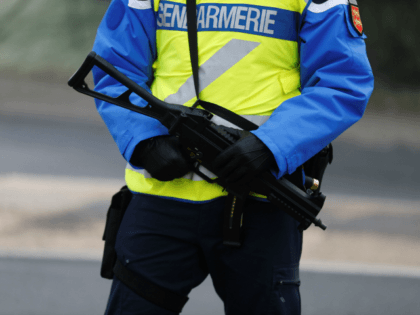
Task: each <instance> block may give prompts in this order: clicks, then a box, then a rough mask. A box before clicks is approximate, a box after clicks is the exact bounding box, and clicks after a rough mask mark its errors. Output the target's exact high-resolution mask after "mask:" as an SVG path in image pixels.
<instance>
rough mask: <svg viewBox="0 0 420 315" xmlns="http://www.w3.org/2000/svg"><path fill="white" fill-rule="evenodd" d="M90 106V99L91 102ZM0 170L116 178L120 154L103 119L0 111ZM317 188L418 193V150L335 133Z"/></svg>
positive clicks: (403, 195) (401, 194)
mask: <svg viewBox="0 0 420 315" xmlns="http://www.w3.org/2000/svg"><path fill="white" fill-rule="evenodd" d="M92 106H93V105H92ZM0 135H1V137H0V148H1V152H2V153H1V163H0V174H5V173H10V172H16V173H29V174H31V173H32V174H53V175H64V176H86V177H90V176H93V177H101V178H110V177H111V178H121V177H122V176H123V172H124V167H125V161H124V160H123V159H122V158H121V156H120V154H119V152H118V149H117V146H116V145H115V144H114V142H113V139H112V137H111V136H110V134H109V132H108V130H107V129H106V127H105V125H104V124H102V123H94V124H92V123H90V122H84V121H82V120H77V119H74V120H68V119H63V120H61V119H58V118H57V117H48V116H43V115H32V116H26V115H2V116H0ZM333 144H334V161H333V163H332V164H331V165H330V166H328V168H327V171H326V174H325V180H324V184H323V191H326V192H329V193H340V194H347V195H358V196H363V195H365V196H370V197H372V196H377V197H388V198H395V199H418V191H419V189H420V183H419V178H420V167H418V161H419V159H420V150H418V149H413V148H410V147H407V146H404V145H402V146H396V147H393V148H392V149H382V148H375V147H367V146H362V145H359V144H358V143H357V142H353V143H350V142H348V141H342V140H340V139H337V140H336V141H334V142H333Z"/></svg>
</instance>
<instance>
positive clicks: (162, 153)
mask: <svg viewBox="0 0 420 315" xmlns="http://www.w3.org/2000/svg"><path fill="white" fill-rule="evenodd" d="M130 163H131V164H132V165H134V166H137V167H144V168H145V169H146V171H148V172H149V173H150V174H151V175H152V176H153V178H156V179H157V180H160V181H170V180H173V179H175V178H179V177H182V176H184V175H185V174H187V173H188V172H189V171H191V170H192V168H193V163H192V162H189V161H188V160H187V158H186V157H185V156H184V155H183V154H182V151H181V144H180V142H179V139H178V138H177V137H175V136H158V137H153V138H150V139H147V140H144V141H141V142H140V143H139V144H138V145H137V146H136V148H135V149H134V152H133V155H132V156H131V159H130Z"/></svg>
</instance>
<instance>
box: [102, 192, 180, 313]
mask: <svg viewBox="0 0 420 315" xmlns="http://www.w3.org/2000/svg"><path fill="white" fill-rule="evenodd" d="M131 198H132V193H131V191H130V190H129V189H128V188H127V186H124V187H122V188H121V190H120V191H119V192H117V193H116V194H115V195H114V196H112V200H111V205H110V207H109V209H108V213H107V217H106V223H105V232H104V235H103V237H102V239H103V240H104V241H105V247H104V253H103V258H102V266H101V277H102V278H105V279H113V278H114V276H115V277H117V278H118V280H120V281H121V282H122V283H123V284H125V285H126V286H127V287H128V288H130V289H131V290H132V291H134V292H135V293H136V294H138V295H139V296H141V297H142V298H144V299H145V300H147V301H149V302H151V303H153V304H155V305H157V306H159V307H162V308H164V309H167V310H169V311H172V312H176V313H180V312H181V311H182V308H183V307H184V305H185V303H187V301H188V297H186V296H182V295H180V294H177V293H175V292H172V291H169V290H167V289H165V288H163V287H160V286H158V285H157V284H155V283H153V282H151V281H149V280H148V279H146V278H144V277H142V276H141V275H139V274H137V273H134V272H133V271H131V270H129V269H128V268H127V267H126V266H124V264H122V263H121V262H120V261H119V260H118V259H117V253H116V251H115V243H116V240H117V234H118V230H119V228H120V225H121V222H122V219H123V217H124V213H125V211H126V209H127V207H128V205H129V203H130V201H131Z"/></svg>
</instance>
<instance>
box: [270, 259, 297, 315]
mask: <svg viewBox="0 0 420 315" xmlns="http://www.w3.org/2000/svg"><path fill="white" fill-rule="evenodd" d="M272 285H273V292H272V296H271V301H270V302H271V305H270V309H269V314H270V315H300V313H301V301H300V293H299V286H300V279H299V267H290V268H275V269H274V276H273V284H272Z"/></svg>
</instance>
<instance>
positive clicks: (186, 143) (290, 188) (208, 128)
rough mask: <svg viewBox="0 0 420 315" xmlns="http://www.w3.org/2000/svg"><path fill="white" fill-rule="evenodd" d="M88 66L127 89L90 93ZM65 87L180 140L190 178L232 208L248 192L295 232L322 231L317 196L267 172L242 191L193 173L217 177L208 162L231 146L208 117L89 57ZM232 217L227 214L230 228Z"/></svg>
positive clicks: (320, 199)
mask: <svg viewBox="0 0 420 315" xmlns="http://www.w3.org/2000/svg"><path fill="white" fill-rule="evenodd" d="M94 66H97V67H98V68H100V69H101V70H103V71H104V72H105V73H107V74H108V75H110V76H112V77H113V78H114V79H116V80H117V81H118V82H120V83H121V84H123V85H124V86H125V87H127V91H126V92H124V93H122V94H121V95H120V96H118V97H110V96H107V95H105V94H102V93H98V92H96V91H93V90H91V89H90V88H89V87H88V85H87V84H86V82H85V78H86V76H87V75H88V74H89V72H90V71H91V70H92V68H93V67H94ZM68 84H69V86H71V87H73V88H74V89H75V90H76V91H78V92H80V93H83V94H86V95H89V96H92V97H94V98H97V99H100V100H103V101H106V102H109V103H112V104H115V105H118V106H120V107H123V108H126V109H128V110H131V111H134V112H137V113H140V114H143V115H146V116H149V117H152V118H155V119H157V120H159V121H160V122H161V123H162V124H163V125H164V126H165V127H166V128H168V131H169V134H171V135H174V136H176V137H178V138H179V139H180V142H181V145H182V147H183V149H185V150H186V151H187V153H188V156H190V157H191V159H193V160H194V161H195V167H194V172H195V173H197V174H198V175H199V176H201V177H202V178H203V179H205V180H206V181H208V182H210V183H217V184H219V185H220V186H222V187H224V189H226V190H227V191H228V192H229V193H231V194H232V195H233V196H234V198H235V199H234V203H235V200H236V198H238V199H239V200H243V199H244V197H246V195H248V193H249V192H250V191H252V192H255V193H258V194H261V195H264V196H267V199H268V200H269V201H270V202H271V203H272V204H274V205H275V206H277V207H278V208H279V209H281V210H282V211H285V212H286V213H287V214H289V215H290V216H291V217H293V218H294V219H296V220H297V221H298V222H300V226H299V228H300V229H301V230H306V229H307V228H308V227H309V226H310V225H311V224H312V223H313V224H314V225H316V226H318V227H320V228H321V229H323V230H325V229H326V228H327V227H326V226H325V225H324V224H323V223H322V222H321V220H319V219H317V218H316V216H317V215H318V213H319V212H320V211H321V208H322V206H323V204H324V201H325V198H326V197H325V196H324V195H323V194H322V193H319V192H318V193H313V194H310V193H305V192H304V191H302V190H301V189H299V188H298V187H296V186H295V185H294V184H292V183H291V182H290V181H288V180H287V179H285V178H280V179H276V178H275V177H274V176H273V175H272V174H271V173H270V172H269V171H267V172H265V173H263V174H261V175H259V176H257V177H256V178H254V179H253V180H252V181H251V182H249V183H247V184H246V187H244V186H243V185H236V186H232V185H228V184H227V183H226V181H225V180H224V179H223V178H221V177H217V178H215V179H211V178H209V177H208V176H206V175H205V174H203V173H202V172H201V171H200V170H199V166H200V165H202V166H203V167H205V168H207V169H208V170H209V171H212V172H213V173H215V174H216V175H217V172H215V171H213V170H212V166H211V161H213V160H214V159H215V158H216V156H217V155H218V154H219V153H220V152H222V151H223V150H224V149H226V148H227V147H228V146H230V145H232V144H233V143H235V141H236V139H234V138H233V137H232V136H231V135H230V134H229V133H227V132H226V131H225V130H224V129H223V128H221V127H220V126H219V125H216V124H214V123H213V122H212V121H211V118H212V117H213V114H212V113H211V112H209V111H207V110H203V109H199V108H194V107H186V106H182V105H175V104H168V103H166V102H163V101H161V100H159V99H158V98H156V97H155V96H153V95H152V94H150V93H149V92H148V91H147V90H145V89H143V88H142V87H140V86H139V85H138V84H137V83H135V82H133V81H132V80H130V79H129V78H128V77H126V76H125V75H124V74H122V73H121V72H119V71H118V70H117V69H116V68H115V67H114V66H113V65H111V64H110V63H109V62H107V61H106V60H105V59H103V58H102V57H100V56H98V55H97V54H96V53H95V52H91V53H90V54H89V55H88V56H87V58H86V60H85V61H84V63H83V64H82V66H81V67H80V68H79V70H77V72H76V73H75V74H74V75H73V76H72V77H71V78H70V80H69V81H68ZM132 93H135V94H137V95H139V96H140V97H142V98H143V99H144V100H145V101H147V102H148V104H147V105H146V106H145V107H139V106H136V105H134V104H132V103H131V102H130V100H129V96H130V95H131V94H132ZM233 215H234V214H233V213H232V214H231V218H230V219H231V220H230V224H231V223H232V219H233ZM239 220H240V219H239Z"/></svg>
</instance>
